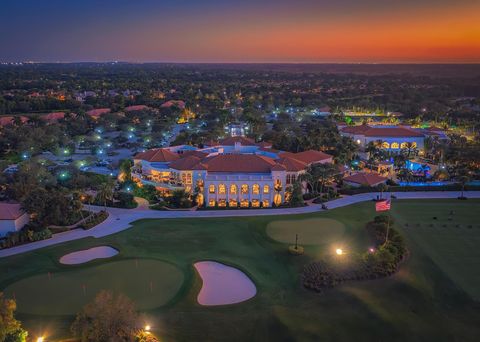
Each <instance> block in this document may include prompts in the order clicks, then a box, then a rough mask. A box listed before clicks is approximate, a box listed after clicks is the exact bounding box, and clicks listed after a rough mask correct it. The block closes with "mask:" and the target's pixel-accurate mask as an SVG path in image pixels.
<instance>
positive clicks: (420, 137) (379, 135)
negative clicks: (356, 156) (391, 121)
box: [339, 125, 425, 154]
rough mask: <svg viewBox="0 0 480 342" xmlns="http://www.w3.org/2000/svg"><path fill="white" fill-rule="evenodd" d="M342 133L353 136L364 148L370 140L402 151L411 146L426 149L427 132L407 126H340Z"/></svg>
mask: <svg viewBox="0 0 480 342" xmlns="http://www.w3.org/2000/svg"><path fill="white" fill-rule="evenodd" d="M339 130H340V134H341V135H342V136H347V137H350V138H352V139H353V140H354V141H355V142H356V143H357V144H358V145H359V146H360V148H361V149H364V148H365V147H366V146H367V145H368V144H369V143H370V142H377V141H381V148H383V149H385V150H388V151H391V152H400V151H401V150H402V149H404V148H407V146H409V145H410V146H411V147H412V148H415V149H417V150H418V151H419V153H420V154H422V153H423V151H424V141H425V134H424V133H422V132H420V131H417V130H414V129H413V128H411V127H407V126H391V127H386V126H378V127H377V126H368V125H360V126H346V127H343V128H340V129H339Z"/></svg>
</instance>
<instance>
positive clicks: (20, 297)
mask: <svg viewBox="0 0 480 342" xmlns="http://www.w3.org/2000/svg"><path fill="white" fill-rule="evenodd" d="M183 278H184V277H183V273H182V272H181V271H180V270H179V269H178V268H176V267H175V266H173V265H172V264H169V263H166V262H162V261H158V260H151V259H131V260H122V261H116V262H115V261H113V262H107V263H104V264H101V265H97V266H94V267H89V268H81V269H78V270H76V269H75V268H73V270H70V271H65V272H51V273H48V272H47V273H43V274H37V275H34V276H31V277H27V278H24V279H22V280H19V281H17V282H15V283H13V284H12V285H10V286H8V287H7V288H6V289H5V293H6V295H7V296H9V297H13V296H15V298H16V300H17V307H18V312H21V313H28V314H36V315H68V314H75V313H76V312H78V311H79V310H80V309H81V308H82V307H83V306H84V305H85V304H86V303H89V302H91V301H92V300H93V298H94V297H95V294H96V293H98V292H99V291H100V290H102V289H107V290H112V291H115V292H121V293H124V294H125V295H127V296H128V297H130V298H131V299H132V300H134V301H135V303H136V304H137V307H138V308H139V309H140V310H150V309H154V308H157V307H159V306H162V305H165V304H166V303H167V302H168V301H169V300H170V299H172V298H173V297H174V296H175V294H176V293H177V292H178V290H179V289H180V287H181V285H182V283H183Z"/></svg>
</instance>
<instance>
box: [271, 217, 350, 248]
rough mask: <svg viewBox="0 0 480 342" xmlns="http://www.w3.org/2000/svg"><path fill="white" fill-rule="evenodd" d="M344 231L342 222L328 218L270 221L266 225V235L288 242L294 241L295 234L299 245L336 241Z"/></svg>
mask: <svg viewBox="0 0 480 342" xmlns="http://www.w3.org/2000/svg"><path fill="white" fill-rule="evenodd" d="M344 232H345V225H344V224H343V223H341V222H339V221H337V220H332V219H328V218H312V219H305V220H298V219H297V220H295V219H293V220H282V221H272V222H270V223H269V224H268V225H267V234H268V236H270V237H271V238H272V239H273V240H275V241H279V242H283V243H289V244H292V243H295V235H296V234H298V243H299V244H300V245H322V244H327V243H336V242H337V241H340V240H341V239H342V236H343V233H344Z"/></svg>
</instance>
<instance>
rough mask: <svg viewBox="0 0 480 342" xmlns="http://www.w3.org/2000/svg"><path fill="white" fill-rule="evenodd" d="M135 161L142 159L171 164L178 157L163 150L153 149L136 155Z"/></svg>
mask: <svg viewBox="0 0 480 342" xmlns="http://www.w3.org/2000/svg"><path fill="white" fill-rule="evenodd" d="M135 159H142V160H146V161H149V162H171V161H174V160H177V159H180V156H179V155H178V154H177V153H173V152H170V151H169V150H167V149H164V148H154V149H152V150H148V151H145V152H140V153H138V154H137V155H135Z"/></svg>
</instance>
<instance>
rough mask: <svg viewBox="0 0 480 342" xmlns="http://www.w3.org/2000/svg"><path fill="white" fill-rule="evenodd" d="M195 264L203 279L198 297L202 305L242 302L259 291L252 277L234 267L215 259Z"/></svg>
mask: <svg viewBox="0 0 480 342" xmlns="http://www.w3.org/2000/svg"><path fill="white" fill-rule="evenodd" d="M193 266H195V268H196V269H197V271H198V273H199V274H200V277H201V278H202V280H203V285H202V289H201V290H200V293H199V294H198V297H197V301H198V303H199V304H201V305H226V304H235V303H240V302H243V301H245V300H247V299H250V298H252V297H253V296H255V294H256V293H257V288H256V287H255V284H254V283H253V282H252V281H251V280H250V278H249V277H248V276H247V275H246V274H245V273H243V272H242V271H240V270H238V269H236V268H234V267H230V266H227V265H224V264H221V263H218V262H215V261H200V262H197V263H195V264H194V265H193Z"/></svg>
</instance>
